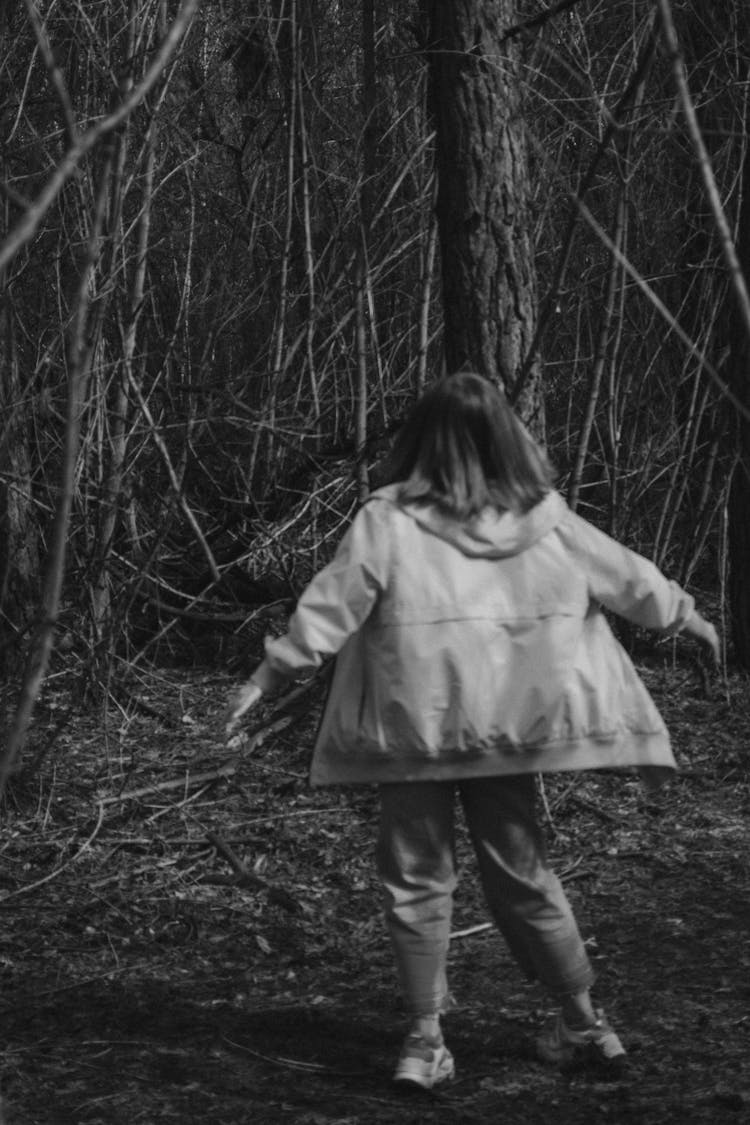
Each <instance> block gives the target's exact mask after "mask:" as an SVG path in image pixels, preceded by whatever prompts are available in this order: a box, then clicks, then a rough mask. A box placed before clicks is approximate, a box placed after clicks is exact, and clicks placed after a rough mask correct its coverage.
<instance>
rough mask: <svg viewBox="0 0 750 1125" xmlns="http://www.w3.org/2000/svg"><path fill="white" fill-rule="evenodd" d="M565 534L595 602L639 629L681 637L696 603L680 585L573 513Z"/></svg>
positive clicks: (575, 561) (562, 530)
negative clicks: (674, 634) (680, 633)
mask: <svg viewBox="0 0 750 1125" xmlns="http://www.w3.org/2000/svg"><path fill="white" fill-rule="evenodd" d="M561 533H562V534H563V536H564V537H566V538H567V540H568V547H569V549H570V552H571V554H572V556H573V561H574V565H576V566H580V567H581V570H582V571H583V573H584V574H585V575H586V577H587V580H588V587H589V595H590V597H591V599H592V601H595V602H599V603H600V604H601V605H603V606H604V607H605V608H606V609H610V610H612V612H613V613H617V614H619V616H620V617H625V618H627V620H628V621H632V622H633V624H635V625H641V626H643V627H644V628H646V629H656V630H659V631H660V632H663V633H668V634H669V633H678V632H679V631H680V630H681V629H682V628H683V627H684V626H685V625H686V624H687V622H688V621H689V620H690V618H691V617H692V616H693V612H694V610H695V602H694V600H693V598H692V597H691V596H690V594H687V593H686V592H685V591H684V590H683V589H682V587H681V586H678V584H677V583H676V582H672V581H670V580H669V579H667V578H665V576H664V575H663V574H662V572H661V571H660V570H659V568H658V567H657V566H655V565H654V564H653V563H652V562H650V561H649V559H646V558H644V557H643V555H639V554H637V553H636V552H635V551H631V550H629V549H628V548H627V547H623V546H622V544H621V543H618V542H617V541H616V540H614V539H612V538H610V536H609V535H606V534H605V533H604V532H603V531H599V530H598V529H597V528H595V527H594V526H593V525H592V524H590V523H588V521H587V520H584V519H582V518H581V517H580V516H577V515H576V514H575V513H574V512H569V513H568V515H567V516H566V518H565V520H564V524H563V527H561Z"/></svg>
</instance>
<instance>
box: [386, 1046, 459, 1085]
mask: <svg viewBox="0 0 750 1125" xmlns="http://www.w3.org/2000/svg"><path fill="white" fill-rule="evenodd" d="M455 1071H456V1068H455V1065H454V1063H453V1055H452V1054H451V1053H450V1051H449V1050H448V1048H447V1047H446V1045H445V1043H444V1042H443V1040H442V1038H440V1039H437V1040H433V1039H428V1038H427V1037H426V1036H424V1035H416V1034H414V1033H412V1034H411V1035H407V1037H406V1040H405V1042H404V1045H403V1047H402V1049H401V1055H400V1056H399V1060H398V1064H397V1065H396V1072H395V1074H394V1075H393V1081H394V1082H411V1083H412V1084H414V1085H416V1086H421V1087H422V1089H423V1090H431V1089H432V1087H433V1086H436V1085H437V1084H438V1082H443V1081H444V1080H445V1079H446V1078H452V1077H453V1075H454V1074H455Z"/></svg>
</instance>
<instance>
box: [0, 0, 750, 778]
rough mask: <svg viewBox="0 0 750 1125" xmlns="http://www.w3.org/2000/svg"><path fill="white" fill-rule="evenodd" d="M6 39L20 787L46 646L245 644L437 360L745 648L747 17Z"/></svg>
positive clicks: (689, 7)
mask: <svg viewBox="0 0 750 1125" xmlns="http://www.w3.org/2000/svg"><path fill="white" fill-rule="evenodd" d="M0 36H1V38H0V136H1V137H2V171H1V176H0V188H1V189H2V190H1V191H0V208H1V209H2V212H1V213H2V227H3V236H2V241H0V271H1V272H0V281H1V284H2V297H3V299H2V308H1V311H0V366H1V367H2V381H1V382H0V521H1V525H2V533H1V534H0V659H1V660H2V664H3V666H4V668H5V672H6V679H7V681H8V683H11V684H12V685H14V692H15V694H14V695H13V697H12V699H11V700H10V702H8V704H7V706H6V727H7V732H8V734H7V738H6V749H5V763H6V765H5V768H6V771H7V770H8V769H10V766H11V764H12V761H13V759H16V758H18V757H19V755H20V756H21V758H22V756H23V749H24V746H25V744H26V740H27V734H28V730H29V727H30V724H31V722H32V715H33V708H34V704H35V701H36V699H37V697H38V695H39V693H40V691H41V690H42V685H43V684H44V682H45V677H47V676H48V675H49V673H50V670H53V671H54V670H55V669H56V668H57V667H58V666H59V667H62V666H64V667H65V668H66V670H67V671H71V670H72V671H73V672H74V676H73V681H74V682H75V684H76V685H77V690H78V691H79V693H80V695H81V696H83V697H86V698H89V699H97V698H101V697H102V695H107V694H109V693H115V694H116V693H117V692H118V691H121V690H123V689H124V688H126V686H127V683H128V677H129V676H130V675H131V673H132V672H133V670H134V669H137V668H138V667H139V666H142V665H143V664H144V663H153V662H157V663H158V662H164V661H169V662H172V663H174V662H177V663H182V662H195V661H199V662H205V661H216V662H219V661H220V662H222V663H224V664H226V665H228V667H229V668H230V669H233V668H234V669H239V668H242V667H244V666H245V665H249V664H251V663H252V660H253V658H254V657H255V656H257V655H258V654H259V650H258V641H259V638H260V636H261V634H262V633H263V631H264V630H266V629H267V628H269V625H270V627H273V620H274V618H275V617H278V616H281V615H283V614H284V613H286V612H287V610H288V609H289V608H290V607H291V606H292V605H293V603H294V600H295V598H296V596H297V594H298V593H299V591H300V589H301V588H302V586H303V585H304V583H305V582H306V580H307V579H308V578H309V577H310V574H311V572H312V571H313V570H314V569H315V568H316V567H318V566H319V565H320V564H321V563H322V562H323V561H325V559H326V557H327V556H328V553H329V552H330V550H331V548H332V546H333V545H334V544H335V542H336V541H337V539H338V538H339V536H340V534H341V532H342V530H343V528H344V526H345V525H346V523H347V521H348V520H349V518H350V517H351V515H352V512H353V510H354V509H355V507H356V505H357V504H358V503H359V502H360V501H361V500H362V498H363V497H364V496H365V495H366V494H367V490H368V488H369V487H371V486H373V485H376V484H377V480H378V466H379V463H380V461H381V459H382V457H383V454H384V451H385V450H386V449H387V446H388V441H389V439H390V437H391V435H392V434H393V432H394V431H395V429H396V428H397V427H398V424H399V422H400V420H401V419H402V418H403V417H404V415H405V413H406V411H407V410H408V409H409V406H410V404H411V403H412V402H413V401H414V399H415V396H417V395H418V394H419V393H420V391H421V390H422V389H423V388H424V387H425V385H427V384H428V383H429V382H430V381H431V380H433V379H434V378H436V377H437V376H438V375H440V374H441V373H442V372H443V371H445V370H447V369H454V368H455V367H457V366H459V365H461V364H471V366H473V367H476V368H478V369H479V370H481V371H482V372H483V373H484V374H486V375H487V376H488V377H490V378H493V379H495V380H496V381H498V382H500V383H502V384H503V385H504V386H505V388H506V390H507V392H508V394H509V396H510V397H511V398H512V400H513V401H514V402H515V403H516V405H517V406H518V409H519V410H520V411H521V413H522V414H523V416H524V417H525V418H526V419H527V421H528V422H529V424H530V425H531V426H532V427H533V428H534V430H535V432H536V433H537V434H538V435H539V436H541V437H542V438H543V439H544V440H545V441H546V443H547V445H548V448H549V451H550V455H551V458H552V460H553V462H554V464H555V465H556V467H557V470H558V474H559V477H558V480H559V487H560V488H561V490H562V492H563V494H565V495H566V497H567V498H568V501H569V502H570V503H571V505H573V506H576V507H577V508H578V510H579V511H580V512H581V514H582V515H584V516H585V517H586V518H588V519H590V520H592V521H593V522H594V523H596V524H597V525H598V526H600V527H602V528H603V529H605V530H606V531H608V532H610V533H611V534H613V535H615V536H617V537H618V538H620V539H622V540H623V541H624V542H626V543H627V544H628V545H629V546H631V547H633V548H635V549H637V550H638V551H640V552H642V553H643V554H645V555H647V556H648V557H650V558H652V559H654V561H655V562H656V563H657V564H658V565H659V566H660V567H661V568H663V569H664V570H665V571H666V572H667V573H668V574H669V575H670V576H672V577H674V578H676V579H677V580H678V581H680V582H681V583H683V584H686V585H687V586H688V587H689V588H691V589H692V590H693V591H694V592H695V593H696V594H697V596H698V597H699V600H702V603H703V604H704V605H707V606H708V609H709V611H710V615H711V616H714V617H715V618H716V619H717V622H718V621H721V622H723V624H724V627H725V631H726V635H727V637H728V640H729V651H728V657H729V659H730V660H732V661H734V662H736V663H738V664H740V665H741V666H744V667H747V666H748V665H749V664H750V520H748V518H747V517H748V494H749V491H750V473H749V461H748V458H749V456H750V428H749V427H748V418H750V392H749V390H748V387H749V382H748V375H749V372H748V346H749V343H750V302H748V298H747V291H746V288H745V285H744V281H743V274H744V275H745V276H747V275H748V274H750V200H748V188H750V160H749V159H748V101H749V99H750V15H749V14H748V10H747V5H746V4H745V3H744V0H726V2H722V3H717V4H712V5H710V6H709V5H699V4H694V3H691V2H689V0H673V2H672V3H671V5H670V4H669V3H668V2H667V0H659V2H657V3H653V2H651V0H579V2H577V3H575V2H571V0H567V2H562V3H557V4H551V5H550V4H543V3H541V0H534V2H531V0H518V2H516V3H514V2H509V0H504V2H502V3H490V2H488V0H462V2H456V3H449V2H448V0H422V2H421V3H414V2H411V0H399V2H396V0H361V2H360V3H344V2H342V0H203V3H198V2H197V0H183V2H182V3H176V2H172V0H107V2H101V3H89V2H88V0H44V2H33V0H3V2H2V3H0ZM19 685H20V689H21V690H20V693H19V692H18V691H17V690H16V689H17V688H18V686H19Z"/></svg>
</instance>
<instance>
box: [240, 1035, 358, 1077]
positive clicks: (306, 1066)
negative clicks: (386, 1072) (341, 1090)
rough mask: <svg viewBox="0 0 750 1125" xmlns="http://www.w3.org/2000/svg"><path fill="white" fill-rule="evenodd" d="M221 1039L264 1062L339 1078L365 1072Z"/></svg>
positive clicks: (356, 1075) (355, 1075)
mask: <svg viewBox="0 0 750 1125" xmlns="http://www.w3.org/2000/svg"><path fill="white" fill-rule="evenodd" d="M222 1040H223V1042H224V1043H226V1044H227V1046H228V1047H233V1048H234V1049H235V1050H237V1051H243V1052H245V1053H246V1054H248V1055H253V1057H254V1058H256V1059H263V1061H264V1062H270V1063H275V1064H276V1066H284V1067H291V1069H292V1070H306V1071H314V1072H316V1073H318V1074H335V1075H336V1076H337V1077H340V1078H358V1077H361V1076H362V1075H364V1074H366V1073H367V1072H366V1071H363V1070H333V1068H332V1067H330V1066H324V1065H323V1064H322V1063H309V1062H302V1061H301V1060H300V1059H285V1058H282V1057H281V1056H280V1055H263V1054H261V1052H260V1051H254V1050H253V1049H252V1047H244V1046H243V1045H242V1044H241V1043H235V1042H234V1041H233V1040H232V1039H228V1038H227V1037H226V1035H223V1036H222Z"/></svg>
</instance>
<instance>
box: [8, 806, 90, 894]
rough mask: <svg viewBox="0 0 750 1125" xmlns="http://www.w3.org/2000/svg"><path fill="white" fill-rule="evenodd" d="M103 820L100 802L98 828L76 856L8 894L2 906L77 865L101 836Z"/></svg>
mask: <svg viewBox="0 0 750 1125" xmlns="http://www.w3.org/2000/svg"><path fill="white" fill-rule="evenodd" d="M103 820H104V802H103V801H100V802H99V817H98V819H97V822H96V827H95V828H94V831H93V832H92V833H91V835H90V836H89V838H88V840H86V842H85V843H84V844H83V845H82V846H81V847H80V848H79V849H78V851H77V852H76V854H75V855H74V856H72V857H71V858H70V859H68V860H66V861H65V863H61V864H60V866H59V867H57V868H55V870H54V871H50V873H49V875H45V876H44V878H43V879H37V880H36V882H34V883H27V884H26V886H25V887H19V888H18V890H17V891H10V892H9V893H8V894H6V895H3V897H2V898H0V905H2V904H4V903H6V902H7V901H8V899H10V898H18V896H19V895H25V894H27V893H28V892H29V891H33V890H36V888H37V887H41V886H43V885H44V884H45V883H49V881H50V880H51V879H56V878H57V876H58V875H59V874H60V872H61V871H64V870H65V868H66V867H70V866H71V864H73V863H75V862H76V860H78V859H80V858H81V856H82V855H83V854H84V852H86V851H88V849H89V848H90V847H91V845H92V844H93V842H94V840H95V839H96V837H97V836H98V835H99V829H100V828H101V826H102V822H103Z"/></svg>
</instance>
